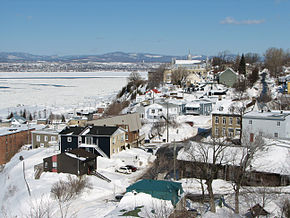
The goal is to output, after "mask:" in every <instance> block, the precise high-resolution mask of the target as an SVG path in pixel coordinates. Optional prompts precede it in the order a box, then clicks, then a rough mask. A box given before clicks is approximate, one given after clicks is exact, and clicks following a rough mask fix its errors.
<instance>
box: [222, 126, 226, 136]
mask: <svg viewBox="0 0 290 218" xmlns="http://www.w3.org/2000/svg"><path fill="white" fill-rule="evenodd" d="M222 135H223V136H225V135H226V128H223V133H222Z"/></svg>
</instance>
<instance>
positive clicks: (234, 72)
mask: <svg viewBox="0 0 290 218" xmlns="http://www.w3.org/2000/svg"><path fill="white" fill-rule="evenodd" d="M226 71H231V72H232V73H233V74H235V75H237V76H238V73H237V72H236V71H234V70H233V69H232V68H230V67H229V68H227V69H225V70H224V71H222V72H219V73H218V75H219V76H220V75H222V74H223V73H225V72H226Z"/></svg>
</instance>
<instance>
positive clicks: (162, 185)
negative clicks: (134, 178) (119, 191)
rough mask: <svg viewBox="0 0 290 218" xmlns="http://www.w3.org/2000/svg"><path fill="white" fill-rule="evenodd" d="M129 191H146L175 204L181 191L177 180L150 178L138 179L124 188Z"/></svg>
mask: <svg viewBox="0 0 290 218" xmlns="http://www.w3.org/2000/svg"><path fill="white" fill-rule="evenodd" d="M131 191H136V192H143V193H147V194H150V195H151V196H152V197H154V198H159V199H163V200H171V202H172V204H173V205H176V203H177V202H178V201H179V199H180V195H181V194H182V193H183V189H182V185H181V183H179V182H172V181H165V180H151V179H143V180H140V181H138V182H136V183H134V184H132V185H130V186H129V187H127V188H126V192H131Z"/></svg>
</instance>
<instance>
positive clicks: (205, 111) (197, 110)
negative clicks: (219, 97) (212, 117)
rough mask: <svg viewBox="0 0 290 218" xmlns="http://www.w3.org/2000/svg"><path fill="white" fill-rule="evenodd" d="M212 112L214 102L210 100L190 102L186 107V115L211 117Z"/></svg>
mask: <svg viewBox="0 0 290 218" xmlns="http://www.w3.org/2000/svg"><path fill="white" fill-rule="evenodd" d="M211 111H212V102H211V101H208V100H199V99H196V100H194V101H192V102H189V103H187V104H186V105H185V107H184V114H186V115H209V114H210V113H211Z"/></svg>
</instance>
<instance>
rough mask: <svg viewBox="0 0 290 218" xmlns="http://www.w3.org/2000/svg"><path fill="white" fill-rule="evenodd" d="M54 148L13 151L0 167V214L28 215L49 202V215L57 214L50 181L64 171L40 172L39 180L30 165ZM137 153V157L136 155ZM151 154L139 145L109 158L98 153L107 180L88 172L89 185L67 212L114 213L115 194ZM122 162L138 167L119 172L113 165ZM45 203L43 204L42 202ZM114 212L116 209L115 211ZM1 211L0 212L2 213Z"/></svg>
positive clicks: (138, 173)
mask: <svg viewBox="0 0 290 218" xmlns="http://www.w3.org/2000/svg"><path fill="white" fill-rule="evenodd" d="M58 152H59V151H57V150H56V149H55V148H53V147H50V148H39V149H34V150H23V151H21V152H20V153H17V154H16V155H15V156H14V157H13V158H12V159H11V161H10V162H9V163H7V164H6V166H5V168H4V170H3V171H2V172H0V186H1V189H0V217H3V216H4V217H5V215H7V217H29V216H28V214H29V212H30V210H31V209H32V208H40V206H41V205H42V206H43V207H48V205H50V210H51V214H52V215H53V216H52V217H60V214H59V208H58V205H57V202H56V201H55V200H54V199H53V198H52V197H51V194H50V190H51V187H52V185H53V184H54V183H55V182H57V181H59V180H60V179H62V180H67V175H68V174H64V173H59V174H58V173H50V172H46V173H42V175H41V177H40V179H39V180H36V179H34V165H36V164H39V163H41V162H42V160H43V158H45V157H48V156H51V155H54V154H56V153H58ZM20 156H23V158H24V163H25V176H26V179H27V183H28V185H29V187H30V190H31V197H30V196H29V194H28V191H27V187H26V185H25V181H24V178H23V171H22V170H23V165H22V164H23V162H21V161H20V160H19V157H20ZM136 156H137V159H136ZM154 157H155V156H153V155H151V154H149V153H146V152H145V151H143V150H142V149H137V148H135V149H130V150H126V151H122V152H120V153H118V154H116V155H114V156H113V157H112V159H107V158H102V157H98V171H99V172H101V173H102V174H103V175H105V176H106V177H107V178H109V179H111V180H112V182H111V183H108V182H106V181H104V180H101V179H99V178H97V177H95V176H88V178H89V182H90V183H91V184H92V189H90V190H89V189H87V190H85V192H83V193H82V194H81V195H80V196H78V197H77V198H76V199H74V200H72V201H71V202H70V206H69V208H68V216H67V217H71V216H72V215H73V214H75V215H76V217H105V216H106V215H107V214H109V213H110V217H117V216H118V215H116V216H115V215H114V213H112V211H113V210H115V208H116V207H117V206H118V202H116V201H114V197H115V195H117V194H120V193H123V192H125V191H126V187H128V186H129V185H130V184H132V183H134V182H135V181H136V180H137V179H138V178H139V177H140V176H141V175H142V173H143V172H144V171H145V170H146V168H147V167H148V165H149V164H150V163H151V162H152V161H154ZM126 164H135V165H136V166H137V167H138V171H136V172H134V173H132V174H130V175H125V174H120V173H117V172H115V169H116V168H118V167H120V166H124V165H126ZM46 204H47V205H46ZM116 212H118V211H116ZM2 215H3V216H2Z"/></svg>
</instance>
